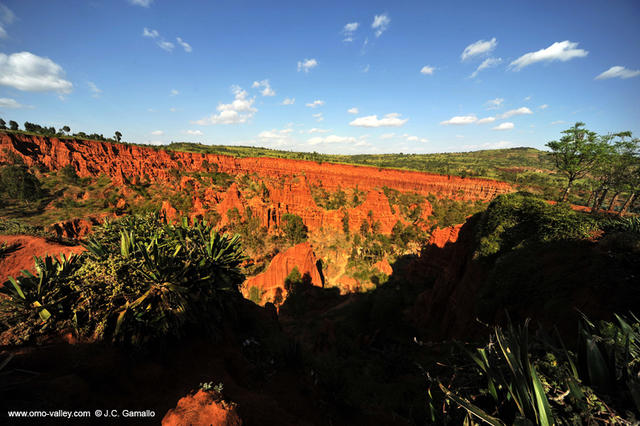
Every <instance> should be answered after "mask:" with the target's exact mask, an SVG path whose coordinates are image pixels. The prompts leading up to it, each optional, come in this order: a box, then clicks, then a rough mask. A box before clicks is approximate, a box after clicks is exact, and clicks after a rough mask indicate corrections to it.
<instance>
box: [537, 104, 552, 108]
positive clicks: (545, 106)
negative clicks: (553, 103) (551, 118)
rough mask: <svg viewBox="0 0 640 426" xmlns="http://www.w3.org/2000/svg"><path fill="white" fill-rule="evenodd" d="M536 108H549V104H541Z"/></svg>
mask: <svg viewBox="0 0 640 426" xmlns="http://www.w3.org/2000/svg"><path fill="white" fill-rule="evenodd" d="M538 108H540V109H547V108H549V105H547V104H542V105H540V106H539V107H538Z"/></svg>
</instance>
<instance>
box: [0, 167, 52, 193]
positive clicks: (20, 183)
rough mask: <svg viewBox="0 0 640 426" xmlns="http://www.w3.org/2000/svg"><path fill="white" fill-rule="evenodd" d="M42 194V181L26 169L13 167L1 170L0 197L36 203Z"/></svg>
mask: <svg viewBox="0 0 640 426" xmlns="http://www.w3.org/2000/svg"><path fill="white" fill-rule="evenodd" d="M42 194H43V191H42V186H41V184H40V181H39V180H38V178H37V177H35V176H34V175H33V174H31V173H30V172H29V170H28V169H27V168H26V167H22V166H17V165H11V166H4V167H2V168H0V196H3V197H6V198H10V199H14V200H22V201H34V200H37V199H39V198H40V197H42Z"/></svg>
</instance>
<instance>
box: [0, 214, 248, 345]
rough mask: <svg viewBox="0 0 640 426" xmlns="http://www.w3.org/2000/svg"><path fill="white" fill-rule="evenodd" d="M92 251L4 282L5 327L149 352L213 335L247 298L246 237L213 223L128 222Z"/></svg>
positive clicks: (105, 230)
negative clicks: (243, 295) (200, 334)
mask: <svg viewBox="0 0 640 426" xmlns="http://www.w3.org/2000/svg"><path fill="white" fill-rule="evenodd" d="M86 247H87V249H88V252H87V253H84V254H81V255H79V256H74V257H72V258H70V259H66V258H64V256H63V257H62V258H61V259H60V260H57V259H54V258H51V257H46V258H44V259H36V270H37V274H36V275H32V274H30V273H27V272H25V273H23V275H22V276H20V277H18V278H10V279H9V281H8V282H6V283H4V286H3V288H2V289H0V292H1V293H3V294H4V295H5V296H7V297H5V298H2V300H1V301H0V324H2V328H3V329H5V330H7V329H8V330H12V331H13V334H14V336H15V337H16V339H19V340H25V341H28V340H30V339H34V338H37V337H39V336H43V335H46V334H47V333H51V332H56V331H57V332H62V331H63V330H71V331H73V332H74V334H76V335H77V336H78V337H79V338H81V339H85V340H106V341H114V342H119V343H122V344H126V345H134V346H144V345H146V344H149V343H153V342H157V341H161V340H163V339H167V338H179V337H180V336H183V335H184V334H185V333H190V332H194V331H195V330H200V331H206V332H209V333H210V334H211V335H214V336H215V335H216V334H217V333H218V329H217V327H218V326H219V324H221V322H222V321H223V319H224V318H225V317H226V316H227V315H229V314H230V313H231V312H233V310H234V304H235V303H237V300H238V299H239V298H240V295H239V292H238V286H239V285H240V283H241V282H242V281H243V276H242V275H241V273H240V271H239V265H240V262H241V261H242V260H243V256H242V254H241V249H240V246H239V244H238V237H234V238H230V237H227V236H220V235H219V234H217V233H216V232H215V231H214V230H213V228H212V227H211V226H209V225H207V224H206V223H201V222H199V223H196V224H194V225H193V226H189V225H188V224H187V223H186V221H183V223H182V224H181V225H177V226H174V225H167V224H164V223H162V222H161V221H160V220H159V218H158V216H157V215H151V216H146V217H136V216H127V217H125V218H124V219H121V220H120V221H116V222H105V224H104V225H103V226H102V227H100V228H98V229H97V230H96V231H95V233H94V235H93V236H92V237H91V238H90V239H89V241H88V242H87V245H86Z"/></svg>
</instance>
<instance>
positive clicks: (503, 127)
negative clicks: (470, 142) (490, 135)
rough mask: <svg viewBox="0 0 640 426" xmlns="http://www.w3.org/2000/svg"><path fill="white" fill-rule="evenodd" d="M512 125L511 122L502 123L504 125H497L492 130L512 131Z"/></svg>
mask: <svg viewBox="0 0 640 426" xmlns="http://www.w3.org/2000/svg"><path fill="white" fill-rule="evenodd" d="M513 127H514V126H513V123H511V122H508V121H507V122H504V123H500V124H498V125H497V126H496V127H494V128H493V130H511V129H513Z"/></svg>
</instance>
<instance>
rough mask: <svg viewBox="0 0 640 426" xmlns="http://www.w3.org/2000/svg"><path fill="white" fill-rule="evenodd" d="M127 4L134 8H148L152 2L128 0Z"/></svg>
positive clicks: (147, 0) (150, 0) (149, 0)
mask: <svg viewBox="0 0 640 426" xmlns="http://www.w3.org/2000/svg"><path fill="white" fill-rule="evenodd" d="M129 3H131V4H133V5H135V6H142V7H149V6H151V3H153V0H129Z"/></svg>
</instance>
